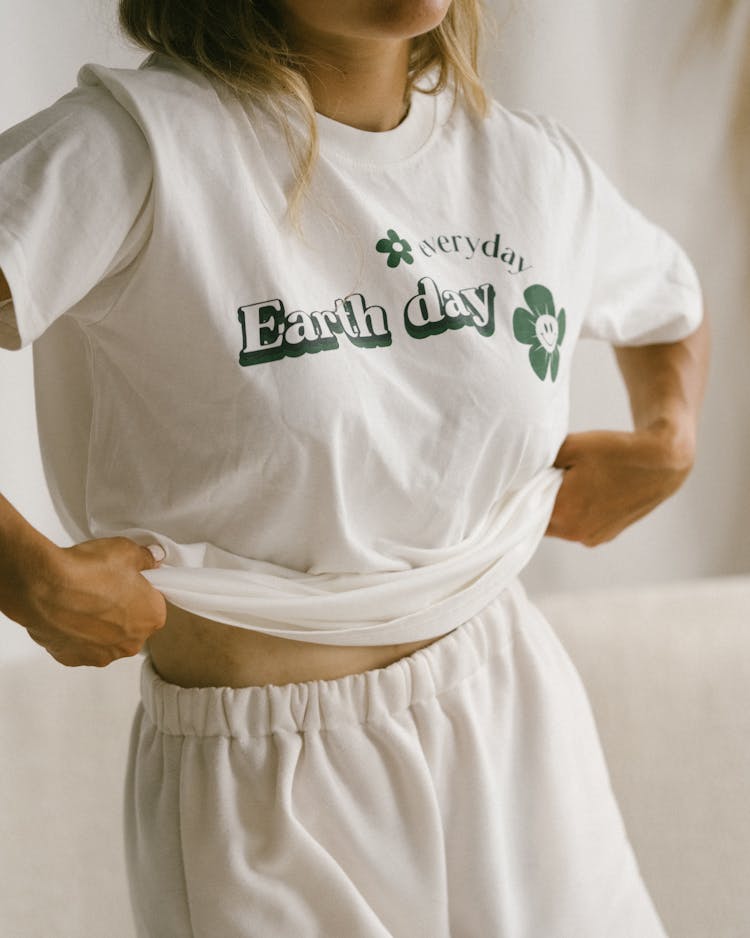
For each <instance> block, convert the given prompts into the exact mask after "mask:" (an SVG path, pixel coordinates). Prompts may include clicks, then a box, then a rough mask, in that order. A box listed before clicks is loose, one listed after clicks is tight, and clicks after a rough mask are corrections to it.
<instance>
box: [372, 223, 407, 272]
mask: <svg viewBox="0 0 750 938" xmlns="http://www.w3.org/2000/svg"><path fill="white" fill-rule="evenodd" d="M375 247H376V248H377V249H378V251H380V253H381V254H387V255H388V266H389V267H398V265H399V263H400V262H401V261H405V262H406V263H407V264H413V263H414V257H413V256H412V253H411V245H410V244H409V242H408V241H405V240H404V239H403V238H399V236H398V235H397V234H396V232H395V231H394V230H393V228H389V229H388V237H387V238H381V239H380V241H378V243H377V244H376V245H375Z"/></svg>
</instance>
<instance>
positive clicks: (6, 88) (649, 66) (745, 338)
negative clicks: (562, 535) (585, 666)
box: [0, 0, 750, 656]
mask: <svg viewBox="0 0 750 938" xmlns="http://www.w3.org/2000/svg"><path fill="white" fill-rule="evenodd" d="M702 3H703V0H610V2H609V3H606V4H605V3H602V2H601V0H566V2H565V3H559V0H526V2H525V3H517V6H518V10H517V12H516V13H515V15H514V16H513V17H512V18H511V19H510V21H508V22H507V23H506V25H505V26H504V27H503V30H502V32H501V34H500V35H499V36H498V37H497V38H496V39H495V40H493V41H492V43H491V45H490V46H489V48H488V49H487V55H486V59H485V62H486V74H487V76H488V80H489V85H490V89H491V91H492V93H493V95H494V96H495V97H497V98H498V99H499V100H500V101H502V102H503V103H504V104H507V105H508V106H511V107H525V108H528V109H531V110H538V111H544V112H548V113H551V114H554V115H555V116H557V117H558V118H560V119H562V120H563V121H565V122H566V123H567V124H568V125H569V127H570V128H571V129H572V130H573V131H574V132H575V133H576V134H577V136H578V137H579V139H580V141H581V143H582V144H583V145H584V146H585V147H586V148H587V149H588V150H589V152H590V153H591V154H592V156H594V157H595V158H596V159H597V160H599V162H600V163H601V164H602V165H603V166H604V168H605V169H606V170H607V172H608V173H609V174H610V176H611V177H612V178H613V179H614V180H615V182H617V183H618V184H619V185H620V187H621V188H622V190H623V191H624V192H625V194H626V195H627V196H628V197H629V198H630V199H631V200H632V201H634V202H636V204H638V206H639V207H640V208H641V209H642V210H643V211H644V212H645V213H646V214H647V215H649V216H650V217H652V218H653V219H654V220H655V221H657V222H659V223H661V224H663V225H664V226H665V227H667V228H668V229H669V230H670V231H671V233H672V234H674V235H675V237H677V238H678V240H679V241H681V242H682V244H683V245H684V246H685V247H686V249H687V250H688V252H689V253H690V255H691V257H692V258H693V261H694V263H695V264H696V267H697V268H698V271H699V273H700V275H701V279H702V282H703V284H704V288H705V292H706V298H707V304H708V307H709V309H710V311H711V314H712V319H713V331H714V356H713V366H712V369H713V374H712V381H711V386H710V391H709V395H708V400H707V404H706V408H705V412H704V419H703V424H702V438H701V449H700V452H699V457H698V462H697V465H696V467H695V470H694V472H693V474H692V476H691V477H690V479H689V480H688V482H687V483H686V485H685V486H684V487H683V489H682V490H681V491H680V492H679V493H678V494H677V495H676V496H674V497H673V498H672V499H670V500H669V501H668V502H667V503H666V504H664V505H662V506H661V507H660V508H659V509H658V510H657V511H656V512H654V513H653V514H652V515H650V516H649V517H648V518H646V519H644V520H642V521H641V522H639V523H637V524H636V525H634V526H633V527H632V528H630V529H629V530H628V531H626V532H625V533H624V534H623V535H621V536H620V538H618V539H617V540H616V541H614V542H613V543H611V544H609V545H605V546H602V547H599V548H596V549H595V550H593V551H592V550H587V549H586V548H583V547H579V546H577V545H571V544H566V543H563V542H560V541H553V540H550V539H548V540H546V541H545V542H544V544H543V545H542V548H541V550H540V552H539V554H538V556H537V557H536V558H535V560H534V561H533V562H532V564H531V566H530V568H529V570H528V571H527V573H526V575H525V580H526V582H527V584H528V585H529V586H530V587H531V588H532V590H535V591H538V592H548V591H557V590H561V589H566V588H570V589H577V588H582V587H586V586H589V585H601V584H603V583H605V584H612V585H627V584H635V583H645V582H658V581H662V580H674V579H681V578H685V577H695V576H701V575H721V574H732V573H742V572H748V570H750V538H748V536H747V531H748V529H749V528H750V498H748V496H747V489H746V483H745V477H746V474H747V470H748V467H749V466H750V436H749V435H748V433H747V428H748V426H749V425H750V421H749V420H748V417H749V416H750V413H749V411H750V394H748V389H749V387H748V386H749V384H750V378H748V374H749V369H748V366H747V364H746V350H747V349H748V348H750V309H749V308H748V303H747V301H746V299H745V297H746V293H745V289H746V287H747V283H746V284H744V285H743V283H742V280H743V274H744V272H745V268H746V267H747V257H748V240H747V228H746V227H743V218H745V217H747V216H746V215H744V214H743V213H744V212H745V208H746V207H743V206H742V205H740V204H739V203H738V201H737V195H736V191H735V189H734V187H733V184H732V182H731V178H730V175H729V169H728V165H727V160H726V152H727V138H726V125H727V114H728V108H729V106H730V103H731V101H732V98H733V96H734V94H735V93H736V91H737V68H738V62H739V57H740V53H741V50H742V46H743V42H744V41H750V39H748V37H750V32H749V31H748V30H747V26H748V24H750V16H748V14H749V13H750V5H748V4H744V5H743V4H740V5H738V10H737V12H736V20H735V22H734V23H733V24H732V28H731V29H730V30H729V31H728V32H727V33H726V34H725V35H724V36H723V37H719V39H717V40H716V41H715V42H711V41H709V40H708V38H706V37H704V38H703V39H702V40H701V41H699V42H698V44H697V46H695V47H694V48H693V49H692V51H691V52H690V54H689V56H688V58H687V61H686V63H685V64H683V65H682V66H680V65H678V62H677V55H678V52H679V50H680V48H681V46H682V43H683V42H684V39H685V36H686V34H687V32H688V30H689V28H690V23H691V22H692V20H693V18H694V17H695V14H696V11H697V9H698V7H699V6H701V5H702ZM494 5H495V8H496V9H497V10H498V12H499V13H502V12H503V11H504V10H505V3H504V2H503V0H496V2H495V4H494ZM115 8H116V0H55V2H54V3H53V2H50V0H25V2H24V3H23V4H22V5H20V4H18V3H16V2H14V0H0V131H2V130H4V129H6V128H8V127H10V126H12V125H13V124H14V123H17V122H18V121H20V120H22V119H23V118H25V117H27V116H29V115H31V114H33V113H35V112H37V111H39V110H41V109H42V108H44V107H46V106H48V105H49V104H51V103H52V102H53V101H54V100H56V99H57V98H58V97H60V96H61V95H62V94H65V93H66V92H67V91H69V90H70V89H71V88H72V87H74V86H75V80H76V74H77V71H78V69H79V68H80V66H81V65H82V64H84V63H85V62H90V61H93V62H100V63H102V64H107V65H111V66H120V67H134V66H136V65H137V64H138V63H139V62H140V61H141V60H142V58H143V57H144V53H143V52H142V51H138V50H133V49H131V48H129V47H126V46H125V44H124V42H123V40H122V39H121V38H120V37H119V35H118V33H117V30H116V27H115V24H114V12H115ZM743 17H744V19H742V18H743ZM740 20H741V21H740ZM749 145H750V144H749ZM576 369H577V370H576V373H575V379H574V382H573V384H574V387H573V426H572V429H590V428H600V427H601V428H604V427H608V428H623V429H624V428H628V427H629V415H628V409H627V404H626V398H625V394H624V391H623V389H622V385H621V382H620V380H619V378H618V375H617V372H616V368H615V366H614V359H613V356H612V354H611V351H610V350H609V349H608V348H607V347H606V346H600V345H597V344H595V343H582V344H581V345H580V346H579V349H578V352H577V353H576ZM0 491H1V492H3V494H5V495H6V497H8V498H9V499H10V500H11V501H12V502H13V503H14V504H15V505H16V506H17V507H18V509H19V510H20V511H21V512H22V513H23V514H24V515H25V516H26V517H27V518H28V519H29V520H30V521H31V522H32V523H33V524H34V525H35V526H36V527H38V528H39V529H40V530H42V531H44V533H45V534H46V535H47V536H49V537H51V538H53V539H54V540H56V541H58V542H59V543H67V541H66V539H65V535H64V532H63V531H62V527H61V526H60V524H59V522H58V520H57V518H56V517H55V514H54V511H53V509H52V506H51V502H50V499H49V496H48V494H47V492H46V488H45V484H44V481H43V477H42V472H41V464H40V458H39V452H38V446H37V444H36V435H35V421H34V415H33V389H32V383H31V356H30V353H29V352H28V351H25V352H20V353H5V352H0ZM19 647H20V648H21V649H25V650H29V651H32V652H35V651H38V650H39V649H38V648H37V646H35V645H33V643H31V642H30V640H29V639H28V637H27V636H26V634H25V633H24V632H23V631H22V630H21V629H20V628H19V627H18V626H16V625H14V624H13V623H10V622H8V621H7V620H4V621H3V620H2V618H1V617H0V653H1V654H3V655H4V656H5V655H8V654H11V653H16V652H17V650H18V648H19Z"/></svg>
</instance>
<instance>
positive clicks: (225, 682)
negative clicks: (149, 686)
mask: <svg viewBox="0 0 750 938" xmlns="http://www.w3.org/2000/svg"><path fill="white" fill-rule="evenodd" d="M446 634H447V633H446ZM441 637H442V636H438V638H428V639H426V640H423V641H419V642H406V643H404V644H400V645H356V646H355V645H320V644H313V643H312V642H299V641H295V640H293V639H288V638H277V637H276V636H273V635H267V634H265V633H263V632H256V631H252V630H251V629H242V628H237V627H235V626H232V625H226V624H225V623H223V622H215V621H214V620H212V619H204V618H202V617H201V616H197V615H194V614H193V613H191V612H186V611H185V610H184V609H179V608H178V607H177V606H173V605H172V604H171V603H167V624H166V625H165V626H164V628H163V629H160V630H159V631H158V632H154V634H153V635H152V636H151V637H150V638H149V639H148V641H147V643H146V648H147V650H148V652H149V654H150V655H151V660H152V662H153V665H154V668H155V669H156V672H157V674H158V675H159V676H160V677H161V678H162V679H163V680H165V681H167V682H168V683H170V684H177V685H178V686H180V687H249V686H254V687H262V686H263V685H265V684H276V685H280V684H299V683H303V682H305V681H331V680H336V679H337V678H340V677H346V676H347V675H349V674H360V673H362V672H364V671H371V670H373V669H375V668H385V667H387V666H388V665H389V664H393V663H394V662H395V661H398V660H399V659H401V658H403V657H405V656H406V655H410V654H413V653H414V652H415V651H418V650H419V649H420V648H426V647H427V645H431V644H432V643H433V642H436V641H438V639H439V638H441Z"/></svg>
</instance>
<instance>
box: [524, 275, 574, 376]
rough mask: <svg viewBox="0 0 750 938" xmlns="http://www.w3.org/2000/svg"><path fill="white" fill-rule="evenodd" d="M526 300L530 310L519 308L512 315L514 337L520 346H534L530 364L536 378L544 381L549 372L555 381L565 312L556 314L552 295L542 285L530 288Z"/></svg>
mask: <svg viewBox="0 0 750 938" xmlns="http://www.w3.org/2000/svg"><path fill="white" fill-rule="evenodd" d="M523 298H524V299H525V300H526V303H527V304H528V307H529V309H524V308H523V307H522V306H519V307H518V308H517V309H516V311H515V312H514V313H513V335H514V336H515V337H516V338H517V339H518V341H519V342H523V344H524V345H530V346H531V348H530V349H529V361H530V362H531V367H532V368H533V369H534V373H535V374H536V375H537V377H538V378H540V379H541V380H542V381H544V379H545V378H546V377H547V369H548V368H549V372H550V375H551V376H552V380H553V381H554V380H555V378H556V377H557V372H558V369H559V368H560V346H561V345H562V343H563V339H564V338H565V310H564V309H561V310H560V312H559V313H558V314H557V315H556V314H555V301H554V300H553V299H552V294H551V293H550V291H549V290H548V289H547V287H543V286H542V284H541V283H535V284H533V285H532V286H530V287H527V288H526V290H524V291H523ZM550 362H551V363H552V364H551V366H550Z"/></svg>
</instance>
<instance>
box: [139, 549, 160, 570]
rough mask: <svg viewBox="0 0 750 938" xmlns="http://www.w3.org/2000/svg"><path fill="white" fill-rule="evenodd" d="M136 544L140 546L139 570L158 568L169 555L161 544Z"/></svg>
mask: <svg viewBox="0 0 750 938" xmlns="http://www.w3.org/2000/svg"><path fill="white" fill-rule="evenodd" d="M136 546H137V547H138V563H139V564H140V565H139V567H138V569H139V570H156V569H158V568H159V566H161V562H162V561H163V560H164V558H165V557H166V556H167V552H166V551H165V550H164V548H163V547H162V546H161V544H150V545H149V546H148V547H141V546H140V545H136Z"/></svg>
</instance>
